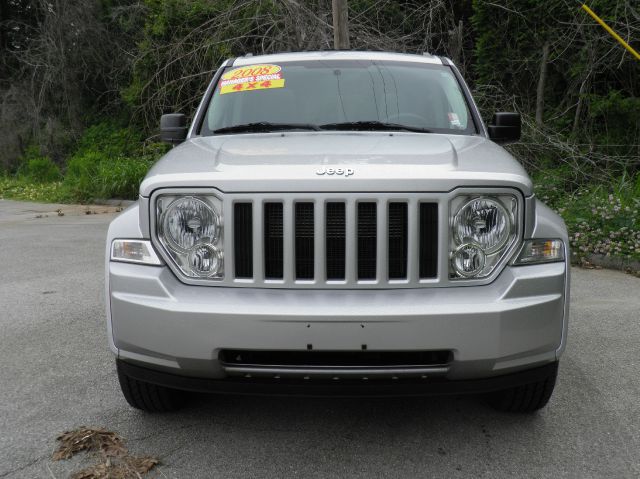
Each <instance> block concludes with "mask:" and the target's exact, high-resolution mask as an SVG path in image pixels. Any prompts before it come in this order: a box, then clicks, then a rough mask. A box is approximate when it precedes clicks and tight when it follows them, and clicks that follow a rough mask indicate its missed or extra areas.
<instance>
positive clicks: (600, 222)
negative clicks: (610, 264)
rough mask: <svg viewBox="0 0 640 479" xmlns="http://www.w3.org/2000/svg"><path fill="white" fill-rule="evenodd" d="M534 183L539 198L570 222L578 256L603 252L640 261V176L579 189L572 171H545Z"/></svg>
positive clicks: (575, 252)
mask: <svg viewBox="0 0 640 479" xmlns="http://www.w3.org/2000/svg"><path fill="white" fill-rule="evenodd" d="M534 182H535V184H536V195H537V196H538V198H540V199H541V200H542V201H544V202H545V203H547V204H548V205H549V206H550V207H551V208H553V209H554V210H555V211H556V212H557V213H558V214H560V215H561V216H562V217H563V218H564V220H565V222H566V223H567V228H568V229H569V241H570V243H571V250H572V254H573V256H574V259H576V260H578V261H582V260H583V259H586V257H588V255H590V254H602V255H605V256H617V257H624V258H628V259H635V260H640V194H638V193H639V192H640V175H636V178H634V179H629V178H626V177H624V176H623V177H622V178H620V179H619V182H618V184H599V185H594V184H590V185H583V186H580V187H577V188H576V187H575V186H574V185H573V184H572V183H571V176H570V172H568V171H567V170H562V169H558V170H545V171H544V172H542V173H540V174H539V175H536V178H535V181H534Z"/></svg>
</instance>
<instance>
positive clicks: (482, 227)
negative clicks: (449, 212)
mask: <svg viewBox="0 0 640 479" xmlns="http://www.w3.org/2000/svg"><path fill="white" fill-rule="evenodd" d="M511 227H512V220H511V217H510V215H509V213H508V212H507V210H506V209H505V207H504V206H502V205H501V204H500V203H499V202H498V201H497V200H493V199H491V198H476V199H474V200H471V201H469V202H468V203H467V204H466V205H464V206H463V207H462V208H460V211H458V213H457V214H456V216H455V218H454V219H453V233H454V235H455V239H456V242H457V243H458V244H462V243H465V242H472V243H476V244H478V245H480V246H481V247H482V249H483V250H484V252H485V253H486V254H491V253H495V252H496V251H498V250H499V249H500V248H502V247H503V246H504V244H505V243H506V242H507V240H508V239H509V233H510V232H511Z"/></svg>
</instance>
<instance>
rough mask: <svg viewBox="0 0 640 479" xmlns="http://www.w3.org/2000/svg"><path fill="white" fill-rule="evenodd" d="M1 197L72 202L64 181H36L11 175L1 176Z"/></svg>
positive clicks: (40, 201)
mask: <svg viewBox="0 0 640 479" xmlns="http://www.w3.org/2000/svg"><path fill="white" fill-rule="evenodd" d="M0 199H11V200H21V201H35V202H38V203H72V202H73V198H71V197H70V195H69V192H68V190H67V189H66V188H65V187H64V185H63V183H62V181H54V182H51V183H35V182H33V181H30V180H25V179H21V178H15V177H10V176H4V177H2V176H0Z"/></svg>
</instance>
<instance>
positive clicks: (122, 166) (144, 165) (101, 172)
mask: <svg viewBox="0 0 640 479" xmlns="http://www.w3.org/2000/svg"><path fill="white" fill-rule="evenodd" d="M153 163H154V161H153V160H152V159H149V158H145V157H143V158H116V159H113V160H111V161H104V160H103V161H101V162H100V164H99V165H98V182H99V184H98V188H97V194H99V197H100V198H126V199H136V198H137V197H138V188H139V187H140V182H141V181H142V179H143V178H144V176H145V175H146V174H147V171H149V168H151V165H153Z"/></svg>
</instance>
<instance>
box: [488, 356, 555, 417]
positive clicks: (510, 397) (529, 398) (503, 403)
mask: <svg viewBox="0 0 640 479" xmlns="http://www.w3.org/2000/svg"><path fill="white" fill-rule="evenodd" d="M557 376H558V368H557V367H555V368H554V369H553V372H552V373H550V374H549V375H548V376H547V377H546V378H544V379H541V380H539V381H537V382H534V383H529V384H524V385H522V386H516V387H514V388H510V389H504V390H502V391H496V392H494V393H492V394H491V395H490V396H489V398H488V400H489V404H490V405H491V406H493V407H494V408H495V409H497V410H499V411H505V412H514V413H532V412H535V411H537V410H539V409H542V408H543V407H545V406H546V405H547V403H548V402H549V399H550V398H551V395H552V394H553V389H554V387H555V385H556V378H557Z"/></svg>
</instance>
